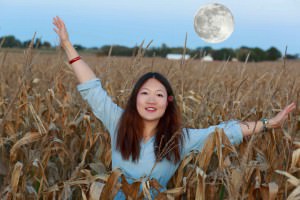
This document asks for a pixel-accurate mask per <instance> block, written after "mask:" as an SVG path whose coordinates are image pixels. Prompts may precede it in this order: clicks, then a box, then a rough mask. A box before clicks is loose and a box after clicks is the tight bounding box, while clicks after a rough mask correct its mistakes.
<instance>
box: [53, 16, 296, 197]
mask: <svg viewBox="0 0 300 200" xmlns="http://www.w3.org/2000/svg"><path fill="white" fill-rule="evenodd" d="M53 23H54V25H55V28H54V30H55V32H56V33H57V34H58V36H59V38H60V41H61V45H62V47H63V48H64V50H65V52H66V54H67V56H68V58H69V61H70V64H71V66H72V68H73V70H74V72H75V74H76V76H77V78H78V80H79V82H80V84H79V85H78V87H77V89H78V90H79V92H80V94H81V95H82V97H83V98H84V99H85V100H86V101H87V102H88V103H89V105H90V106H91V108H92V110H93V112H94V114H95V116H96V117H97V118H98V119H99V120H101V122H102V123H103V124H104V126H105V127H106V128H107V130H108V132H109V134H110V137H111V150H112V169H113V170H114V169H121V170H122V173H123V174H124V175H125V178H126V179H127V181H128V182H129V183H130V184H131V183H134V182H135V181H136V180H142V182H143V184H141V185H140V186H141V187H140V193H139V196H142V197H143V195H144V194H143V192H142V185H145V182H147V181H150V180H154V179H155V180H157V181H158V183H159V185H160V186H159V188H160V191H162V190H165V189H166V187H167V183H168V181H169V180H170V178H171V177H172V176H173V174H174V173H175V171H176V170H177V168H178V166H179V164H180V161H181V160H182V159H183V158H184V157H185V156H186V155H188V154H189V153H190V152H191V151H193V150H202V148H203V145H204V143H205V141H206V139H207V138H208V137H209V135H210V134H211V133H212V132H214V130H215V129H216V128H220V129H223V130H224V132H225V134H226V135H227V137H228V139H229V141H230V142H231V143H232V144H235V145H237V144H240V143H241V142H242V140H243V136H248V135H251V134H255V133H258V132H261V131H263V130H265V129H269V128H278V127H280V126H281V125H282V124H283V123H284V122H285V120H286V119H287V117H288V114H289V113H290V112H291V111H293V110H294V109H295V104H294V103H292V104H290V105H288V106H286V108H284V109H283V110H282V111H281V112H279V113H278V114H277V115H276V116H275V117H273V118H271V119H269V120H267V119H263V120H262V121H258V122H247V123H244V122H242V123H240V122H238V121H236V120H231V121H228V122H224V123H221V124H219V125H217V126H210V127H208V128H206V129H188V128H183V127H182V120H181V113H180V112H179V109H178V106H177V104H176V98H175V95H174V93H173V90H172V88H171V85H170V84H169V82H168V80H167V79H166V78H165V77H164V76H163V75H161V74H159V73H156V72H149V73H146V74H145V75H143V76H142V77H141V78H140V79H139V80H138V81H137V83H136V84H135V86H134V88H133V90H132V93H131V95H130V98H129V100H128V102H127V105H126V107H125V109H124V110H123V109H122V108H121V107H119V106H118V105H117V104H115V103H114V102H113V101H112V99H111V97H109V96H108V94H107V92H106V91H105V90H104V89H103V88H102V85H101V82H100V80H99V79H98V78H96V75H95V74H94V72H93V71H92V70H91V68H90V67H89V66H88V65H87V64H86V63H85V62H84V61H83V60H82V59H81V57H80V56H79V55H78V53H77V51H76V50H75V49H74V47H73V46H72V44H71V42H70V41H69V36H68V33H67V30H66V27H65V24H64V22H63V21H62V20H61V19H60V18H59V17H56V18H54V19H53ZM124 191H125V190H124ZM160 191H158V190H156V189H154V188H153V189H152V188H151V189H150V194H149V195H151V196H152V198H153V197H155V196H156V195H158V193H159V192H160ZM130 195H131V194H128V193H126V194H125V193H123V190H122V189H121V190H119V192H118V193H117V194H116V196H115V197H114V198H115V199H126V198H128V197H131V196H130Z"/></svg>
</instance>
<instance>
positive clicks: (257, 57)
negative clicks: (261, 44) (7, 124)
mask: <svg viewBox="0 0 300 200" xmlns="http://www.w3.org/2000/svg"><path fill="white" fill-rule="evenodd" d="M266 58H267V55H266V52H265V51H264V50H262V49H260V48H258V47H256V48H254V49H252V50H251V55H250V60H251V61H256V62H258V61H263V60H266Z"/></svg>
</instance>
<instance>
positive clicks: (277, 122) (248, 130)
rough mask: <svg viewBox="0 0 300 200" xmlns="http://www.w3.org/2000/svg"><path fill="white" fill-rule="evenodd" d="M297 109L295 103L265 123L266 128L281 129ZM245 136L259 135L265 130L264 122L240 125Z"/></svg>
mask: <svg viewBox="0 0 300 200" xmlns="http://www.w3.org/2000/svg"><path fill="white" fill-rule="evenodd" d="M295 108H296V104H295V103H291V104H290V105H288V106H286V107H285V108H284V109H283V110H282V111H280V112H279V113H278V114H277V115H276V116H275V117H273V118H271V119H269V120H266V121H265V128H267V129H271V128H280V127H281V126H282V125H283V123H284V122H285V120H286V119H287V117H288V115H289V113H290V112H292V111H293V110H294V109H295ZM240 126H241V129H242V133H243V136H244V137H245V136H249V135H251V134H255V133H259V132H261V131H263V130H264V123H263V121H258V122H241V123H240Z"/></svg>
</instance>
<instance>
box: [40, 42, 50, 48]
mask: <svg viewBox="0 0 300 200" xmlns="http://www.w3.org/2000/svg"><path fill="white" fill-rule="evenodd" d="M42 47H43V48H45V49H50V48H51V43H50V42H47V41H45V42H43V43H42Z"/></svg>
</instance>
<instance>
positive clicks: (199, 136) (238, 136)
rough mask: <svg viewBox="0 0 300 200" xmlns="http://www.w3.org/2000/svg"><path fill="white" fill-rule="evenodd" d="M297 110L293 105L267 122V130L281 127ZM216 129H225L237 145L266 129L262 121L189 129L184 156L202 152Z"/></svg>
mask: <svg viewBox="0 0 300 200" xmlns="http://www.w3.org/2000/svg"><path fill="white" fill-rule="evenodd" d="M295 108H296V104H295V103H291V104H290V105H288V106H286V107H285V108H284V109H283V110H282V111H281V112H279V113H278V114H277V115H276V116H275V117H273V118H271V119H269V120H267V123H266V124H265V126H266V128H267V129H270V128H279V127H281V126H282V125H283V123H284V122H285V120H286V119H287V117H288V115H289V113H290V112H292V111H293V110H294V109H295ZM216 128H221V129H223V130H224V132H225V134H226V135H227V137H228V139H229V140H230V142H231V143H232V144H234V145H236V144H240V143H241V142H242V141H243V137H245V136H249V135H251V134H255V133H259V132H262V131H263V129H264V124H263V122H262V121H259V122H239V121H236V120H231V121H228V122H223V123H221V124H219V125H217V126H210V127H208V128H205V129H188V131H185V130H184V131H183V132H184V133H185V134H186V136H185V144H184V149H183V155H186V154H187V153H189V152H190V151H192V150H201V149H202V147H203V146H204V144H205V141H206V139H207V138H208V136H209V135H210V134H211V133H212V132H214V131H215V129H216ZM187 135H188V136H187Z"/></svg>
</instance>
